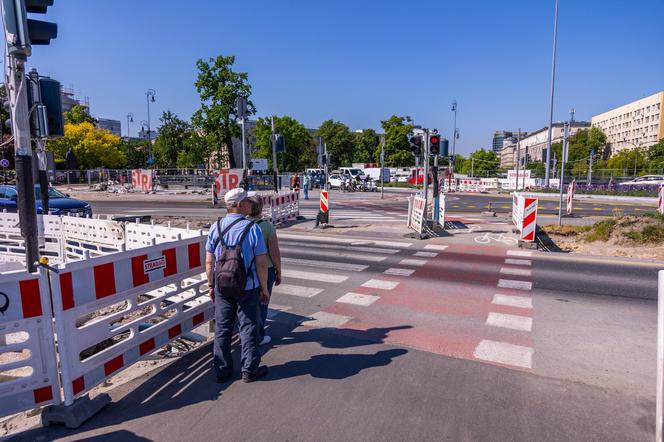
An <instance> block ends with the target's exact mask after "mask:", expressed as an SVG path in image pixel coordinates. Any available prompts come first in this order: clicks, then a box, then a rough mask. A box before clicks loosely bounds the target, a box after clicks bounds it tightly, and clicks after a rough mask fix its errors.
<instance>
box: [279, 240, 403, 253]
mask: <svg viewBox="0 0 664 442" xmlns="http://www.w3.org/2000/svg"><path fill="white" fill-rule="evenodd" d="M279 242H280V243H282V244H285V245H286V247H307V248H311V246H312V245H311V244H309V243H306V242H298V241H290V240H286V241H282V238H281V235H279ZM315 247H316V248H317V249H334V250H352V251H353V252H368V253H384V254H387V255H393V254H395V253H399V250H398V249H383V248H379V247H362V246H351V245H342V244H316V246H315ZM280 248H281V250H283V249H284V248H283V247H281V246H280ZM297 251H298V252H300V251H301V250H299V249H298V250H297ZM335 256H338V255H337V254H336V253H335ZM353 256H356V254H355V253H353Z"/></svg>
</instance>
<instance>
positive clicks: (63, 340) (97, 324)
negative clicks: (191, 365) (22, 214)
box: [51, 236, 213, 405]
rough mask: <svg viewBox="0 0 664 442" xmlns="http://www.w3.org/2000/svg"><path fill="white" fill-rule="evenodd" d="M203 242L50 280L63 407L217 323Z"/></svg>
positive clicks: (119, 257)
mask: <svg viewBox="0 0 664 442" xmlns="http://www.w3.org/2000/svg"><path fill="white" fill-rule="evenodd" d="M205 240H206V238H205V237H204V236H198V237H195V238H189V239H184V240H180V241H176V242H170V243H163V244H160V245H155V246H152V247H147V248H141V249H137V250H130V251H125V252H122V253H114V254H110V255H106V256H99V257H96V258H90V259H86V260H83V261H79V262H72V263H68V264H65V265H64V266H62V267H61V268H60V269H59V271H60V272H59V274H57V275H53V277H52V279H51V285H52V293H53V311H54V315H55V324H56V330H57V336H58V351H59V354H60V366H61V376H62V388H63V392H64V398H65V404H66V405H70V404H71V403H73V401H74V400H75V399H76V398H77V397H79V396H81V395H83V394H85V393H86V392H88V391H89V390H90V389H91V388H93V387H94V386H96V385H98V384H100V383H101V382H103V381H104V380H105V379H108V378H109V377H111V376H112V375H114V374H116V373H117V372H119V371H120V370H122V369H123V368H126V367H127V366H129V365H130V364H132V363H133V362H135V361H137V360H138V359H139V358H141V357H143V356H146V355H148V354H150V353H152V352H153V351H155V350H157V349H158V348H160V347H161V346H163V345H165V344H167V343H168V342H169V341H171V340H172V339H175V338H177V337H179V336H180V335H182V333H185V332H187V331H189V330H191V329H193V328H195V327H197V326H198V325H199V324H202V323H204V322H206V321H209V320H210V319H211V318H212V316H213V306H212V303H211V302H210V298H209V296H208V287H207V281H206V278H205V274H204V272H205Z"/></svg>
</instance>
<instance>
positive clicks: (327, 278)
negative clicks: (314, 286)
mask: <svg viewBox="0 0 664 442" xmlns="http://www.w3.org/2000/svg"><path fill="white" fill-rule="evenodd" d="M281 274H282V276H284V277H286V278H293V279H305V280H309V281H320V282H330V283H333V284H338V283H340V282H344V281H345V280H347V279H348V276H344V275H331V274H329V273H315V272H303V271H301V270H291V269H283V270H282V271H281Z"/></svg>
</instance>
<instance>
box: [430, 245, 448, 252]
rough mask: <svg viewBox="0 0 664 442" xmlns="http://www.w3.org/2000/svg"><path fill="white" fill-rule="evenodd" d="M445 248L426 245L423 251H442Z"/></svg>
mask: <svg viewBox="0 0 664 442" xmlns="http://www.w3.org/2000/svg"><path fill="white" fill-rule="evenodd" d="M446 248H447V246H442V245H440V244H427V245H426V246H424V249H425V250H440V251H443V250H445V249H446Z"/></svg>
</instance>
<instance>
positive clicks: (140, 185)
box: [131, 169, 152, 192]
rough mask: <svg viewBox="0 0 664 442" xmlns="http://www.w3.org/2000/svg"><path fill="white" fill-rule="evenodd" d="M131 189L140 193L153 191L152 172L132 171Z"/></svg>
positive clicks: (146, 170)
mask: <svg viewBox="0 0 664 442" xmlns="http://www.w3.org/2000/svg"><path fill="white" fill-rule="evenodd" d="M131 187H132V188H133V189H134V190H135V191H138V192H149V191H151V190H152V171H151V170H148V169H134V170H132V171H131Z"/></svg>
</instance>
